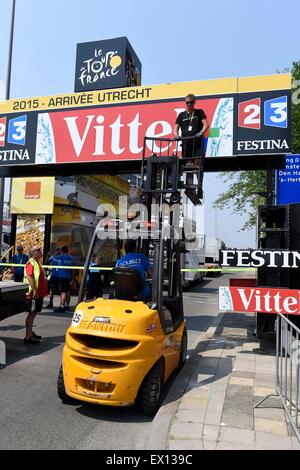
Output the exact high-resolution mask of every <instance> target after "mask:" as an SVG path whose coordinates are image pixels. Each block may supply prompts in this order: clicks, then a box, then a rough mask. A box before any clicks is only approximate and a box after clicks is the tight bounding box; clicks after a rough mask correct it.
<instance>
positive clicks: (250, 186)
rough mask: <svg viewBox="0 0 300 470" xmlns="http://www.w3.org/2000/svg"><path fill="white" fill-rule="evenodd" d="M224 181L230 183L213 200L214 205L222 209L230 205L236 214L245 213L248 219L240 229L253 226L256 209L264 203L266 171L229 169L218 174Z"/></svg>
mask: <svg viewBox="0 0 300 470" xmlns="http://www.w3.org/2000/svg"><path fill="white" fill-rule="evenodd" d="M220 178H222V179H223V181H224V182H225V183H230V184H229V188H228V190H227V191H226V192H224V193H221V194H220V195H219V197H218V198H217V199H216V201H215V202H214V207H215V208H218V209H223V208H224V207H231V208H232V211H233V212H234V213H235V214H237V215H245V214H247V216H248V219H247V221H246V222H245V224H244V225H243V226H242V227H241V230H248V229H250V228H252V227H253V226H255V223H256V209H257V207H258V206H260V205H261V204H265V203H266V199H265V197H264V196H263V193H264V192H265V191H266V172H265V171H264V170H259V171H229V172H226V173H225V172H224V173H221V174H220Z"/></svg>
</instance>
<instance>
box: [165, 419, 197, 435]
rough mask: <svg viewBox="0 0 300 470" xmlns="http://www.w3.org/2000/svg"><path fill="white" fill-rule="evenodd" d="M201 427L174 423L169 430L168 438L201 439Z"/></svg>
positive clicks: (178, 422)
mask: <svg viewBox="0 0 300 470" xmlns="http://www.w3.org/2000/svg"><path fill="white" fill-rule="evenodd" d="M202 427H203V426H202V424H201V423H185V422H183V421H175V422H174V423H173V424H172V426H171V429H170V437H171V438H172V439H187V438H188V439H201V437H202Z"/></svg>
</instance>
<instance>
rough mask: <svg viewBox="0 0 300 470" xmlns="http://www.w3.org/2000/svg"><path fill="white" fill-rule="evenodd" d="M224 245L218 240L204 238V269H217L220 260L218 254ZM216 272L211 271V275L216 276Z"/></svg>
mask: <svg viewBox="0 0 300 470" xmlns="http://www.w3.org/2000/svg"><path fill="white" fill-rule="evenodd" d="M223 246H224V243H223V242H222V240H221V239H220V238H217V237H212V236H208V235H206V236H205V268H206V269H219V268H220V260H219V257H220V255H219V253H220V250H221V249H222V248H223ZM217 274H218V272H216V271H212V273H211V275H217Z"/></svg>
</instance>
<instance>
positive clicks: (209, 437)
mask: <svg viewBox="0 0 300 470" xmlns="http://www.w3.org/2000/svg"><path fill="white" fill-rule="evenodd" d="M219 431H220V427H219V426H214V425H213V424H205V425H204V428H203V436H202V437H203V439H205V440H206V441H217V440H218V435H219Z"/></svg>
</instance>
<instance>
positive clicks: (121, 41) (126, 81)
mask: <svg viewBox="0 0 300 470" xmlns="http://www.w3.org/2000/svg"><path fill="white" fill-rule="evenodd" d="M140 84H141V63H140V61H139V59H138V57H137V55H136V53H135V52H134V50H133V48H132V47H131V45H130V43H129V41H128V39H127V38H126V37H120V38H115V39H107V40H103V41H93V42H85V43H81V44H77V55H76V71H75V92H80V91H81V92H82V91H90V90H102V89H107V88H123V87H126V86H138V85H140Z"/></svg>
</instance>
